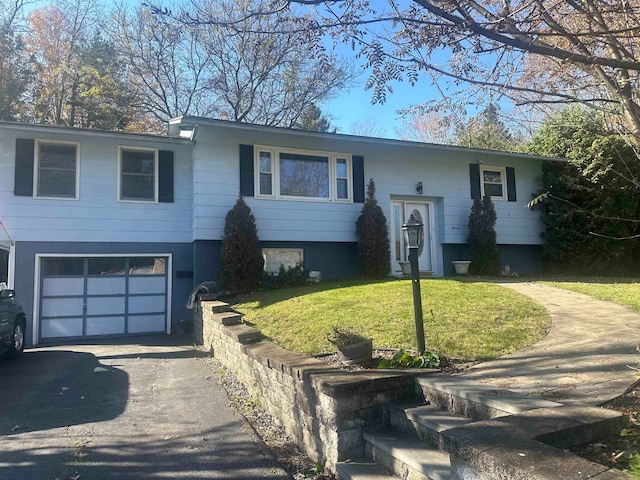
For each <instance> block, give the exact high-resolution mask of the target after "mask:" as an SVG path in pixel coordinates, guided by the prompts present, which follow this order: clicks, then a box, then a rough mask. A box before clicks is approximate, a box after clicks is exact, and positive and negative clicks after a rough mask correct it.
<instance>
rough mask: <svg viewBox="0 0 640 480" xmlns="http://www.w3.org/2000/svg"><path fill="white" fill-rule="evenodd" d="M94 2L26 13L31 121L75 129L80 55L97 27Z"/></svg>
mask: <svg viewBox="0 0 640 480" xmlns="http://www.w3.org/2000/svg"><path fill="white" fill-rule="evenodd" d="M98 11H99V4H98V2H97V0H89V1H86V0H65V1H61V2H56V5H55V6H45V7H43V8H41V9H38V10H34V11H33V12H31V13H30V14H29V18H28V19H29V31H28V33H27V35H26V44H27V49H28V51H29V53H31V55H32V57H33V58H34V61H35V64H36V72H37V82H36V84H35V85H34V86H33V90H32V92H31V102H30V106H31V112H30V115H31V116H32V118H33V120H35V121H37V122H41V123H54V124H64V125H71V126H75V124H76V118H75V116H76V109H75V105H76V103H77V102H76V98H77V95H78V83H79V76H80V74H79V72H80V69H81V61H80V53H81V49H82V46H83V45H84V44H85V43H86V42H88V40H89V38H90V37H91V35H92V33H93V30H94V28H95V26H96V25H97V19H98Z"/></svg>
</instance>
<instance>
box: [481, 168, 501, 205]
mask: <svg viewBox="0 0 640 480" xmlns="http://www.w3.org/2000/svg"><path fill="white" fill-rule="evenodd" d="M485 170H488V171H492V172H500V181H501V184H502V195H501V196H497V195H491V200H498V201H505V202H506V201H507V198H508V197H507V167H496V166H492V165H480V198H484V171H485ZM493 185H498V184H497V183H495V184H493Z"/></svg>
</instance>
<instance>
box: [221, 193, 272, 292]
mask: <svg viewBox="0 0 640 480" xmlns="http://www.w3.org/2000/svg"><path fill="white" fill-rule="evenodd" d="M263 268H264V259H263V258H262V251H261V250H260V240H259V238H258V228H257V227H256V219H255V217H254V216H253V213H252V212H251V208H249V205H247V203H246V202H245V201H244V198H243V197H242V195H240V197H239V198H238V200H237V201H236V203H235V205H234V206H233V208H232V209H231V210H229V212H228V213H227V216H226V218H225V221H224V233H223V235H222V247H221V249H220V269H219V272H218V279H219V280H220V283H221V284H222V286H223V287H224V288H226V289H227V290H229V291H232V292H246V291H249V290H252V289H254V288H256V287H258V286H259V285H260V279H261V278H262V271H263Z"/></svg>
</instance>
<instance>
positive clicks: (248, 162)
mask: <svg viewBox="0 0 640 480" xmlns="http://www.w3.org/2000/svg"><path fill="white" fill-rule="evenodd" d="M240 193H241V194H242V195H244V196H245V197H253V145H240Z"/></svg>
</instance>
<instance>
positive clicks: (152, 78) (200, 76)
mask: <svg viewBox="0 0 640 480" xmlns="http://www.w3.org/2000/svg"><path fill="white" fill-rule="evenodd" d="M109 34H110V37H111V40H112V41H113V42H114V44H115V45H116V48H117V49H118V52H119V54H120V56H121V57H122V58H123V59H124V61H125V62H126V64H127V65H128V73H127V81H128V83H129V85H130V87H131V89H132V90H133V91H134V92H135V93H136V94H137V101H136V103H137V106H138V107H139V108H141V109H143V110H144V111H146V112H147V113H148V114H149V115H150V116H151V117H152V118H154V119H155V120H156V121H157V122H159V123H163V122H166V120H168V119H169V118H172V117H176V116H179V115H186V114H190V115H200V116H209V115H214V114H215V107H214V103H215V95H214V94H213V93H212V92H211V91H210V90H209V88H208V85H207V76H206V75H207V68H208V67H209V64H210V62H211V56H210V55H209V54H208V53H207V52H206V50H204V49H203V48H202V46H201V44H200V42H199V39H198V37H197V36H196V35H194V30H193V29H185V28H183V27H182V26H181V25H179V24H177V23H176V22H174V21H172V20H171V19H169V18H167V17H163V16H158V15H153V14H152V13H151V12H150V11H149V10H148V9H145V8H142V7H138V8H136V9H134V10H132V11H130V10H127V9H126V8H125V7H124V6H119V7H117V8H116V10H115V12H114V15H113V22H112V23H111V28H110V31H109Z"/></svg>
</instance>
